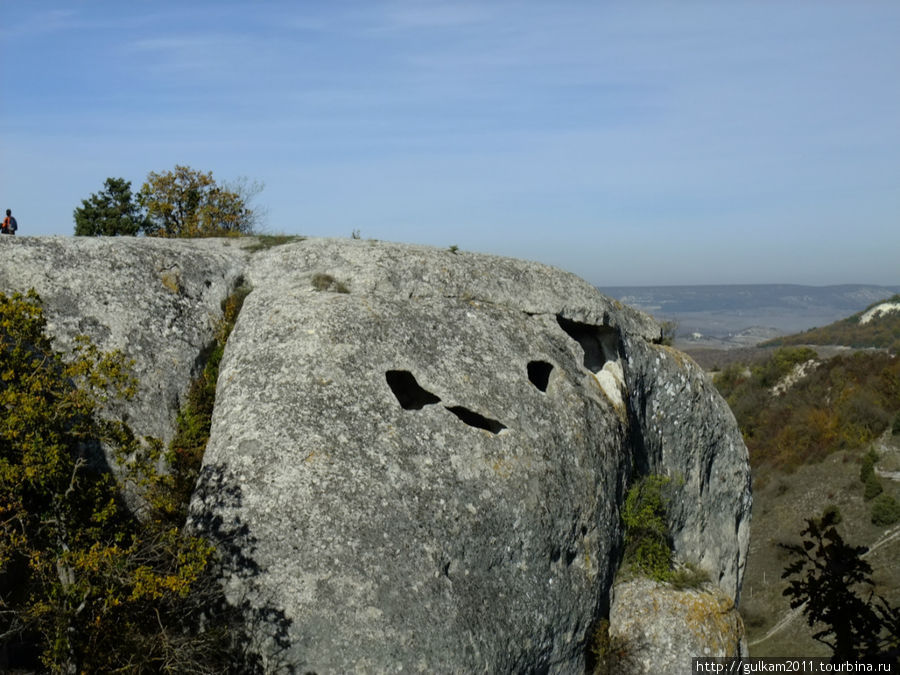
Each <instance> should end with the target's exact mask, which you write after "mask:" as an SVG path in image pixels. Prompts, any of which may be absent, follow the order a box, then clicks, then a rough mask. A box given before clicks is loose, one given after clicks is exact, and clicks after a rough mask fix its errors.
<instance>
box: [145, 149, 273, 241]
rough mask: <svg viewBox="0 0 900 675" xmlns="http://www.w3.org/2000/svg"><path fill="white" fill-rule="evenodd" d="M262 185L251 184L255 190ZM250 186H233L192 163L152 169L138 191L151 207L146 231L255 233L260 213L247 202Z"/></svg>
mask: <svg viewBox="0 0 900 675" xmlns="http://www.w3.org/2000/svg"><path fill="white" fill-rule="evenodd" d="M260 189H261V188H260V187H259V186H257V185H254V186H252V187H251V188H249V191H250V192H252V193H253V194H255V193H256V192H258V191H259V190H260ZM247 191H248V190H247V189H242V187H240V186H239V187H238V188H237V189H229V188H228V186H222V185H219V184H217V183H216V181H215V180H214V179H213V176H212V172H208V173H203V172H202V171H196V170H194V169H192V168H190V167H189V166H181V165H176V166H175V169H174V170H173V171H166V172H164V173H155V172H153V171H151V172H150V173H149V174H148V175H147V180H146V182H145V183H144V184H143V186H141V190H140V192H139V193H138V201H139V202H140V204H141V206H142V207H144V208H145V209H146V210H147V224H146V225H145V226H144V228H143V231H144V232H145V233H146V234H147V235H149V236H153V237H221V236H231V235H241V234H252V233H253V229H254V225H255V224H256V213H255V212H254V211H253V209H251V208H250V207H249V206H248V205H247V201H248V196H247V195H246V194H242V192H244V193H246V192H247Z"/></svg>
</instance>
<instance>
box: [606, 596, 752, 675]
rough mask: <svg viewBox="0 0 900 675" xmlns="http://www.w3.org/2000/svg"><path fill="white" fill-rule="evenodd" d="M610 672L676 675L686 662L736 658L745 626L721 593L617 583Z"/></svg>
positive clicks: (611, 618)
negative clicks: (613, 647) (613, 649)
mask: <svg viewBox="0 0 900 675" xmlns="http://www.w3.org/2000/svg"><path fill="white" fill-rule="evenodd" d="M609 623H610V631H609V632H610V636H611V637H612V639H613V642H614V643H615V646H616V648H617V649H616V650H615V653H614V654H612V655H610V657H611V658H612V659H618V661H619V662H618V663H615V662H614V663H612V664H610V665H612V666H613V667H614V668H615V670H617V671H619V672H628V673H658V674H660V675H681V673H685V672H690V668H691V659H692V658H700V657H707V658H712V657H718V658H722V657H737V656H742V655H745V654H746V649H744V648H743V647H742V641H743V635H744V625H743V622H742V620H741V617H740V614H738V612H737V610H736V609H735V607H734V602H733V600H732V599H731V598H729V597H728V596H727V595H725V594H724V593H723V592H722V591H721V590H720V589H715V588H713V589H692V590H675V589H673V588H669V587H667V586H665V585H662V584H657V583H655V582H653V581H649V580H647V579H641V580H636V581H629V582H627V583H623V584H617V585H616V586H615V588H614V591H613V603H612V608H611V611H610V616H609Z"/></svg>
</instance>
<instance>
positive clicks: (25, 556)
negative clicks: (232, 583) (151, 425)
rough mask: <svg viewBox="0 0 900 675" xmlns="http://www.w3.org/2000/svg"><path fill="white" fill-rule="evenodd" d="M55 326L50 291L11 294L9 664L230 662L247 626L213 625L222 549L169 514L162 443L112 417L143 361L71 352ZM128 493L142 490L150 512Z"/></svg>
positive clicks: (93, 668) (6, 471) (117, 666)
mask: <svg viewBox="0 0 900 675" xmlns="http://www.w3.org/2000/svg"><path fill="white" fill-rule="evenodd" d="M45 325H46V322H45V319H44V316H43V311H42V309H41V302H40V298H39V297H38V296H37V294H36V293H34V292H33V291H32V292H30V293H29V294H28V295H26V296H21V295H18V294H17V295H13V296H12V297H8V296H6V295H4V294H2V293H0V344H2V345H3V349H2V350H0V373H2V381H0V410H3V411H4V415H3V418H2V421H0V513H3V518H2V519H0V542H2V546H0V598H2V612H0V636H2V637H0V651H2V652H4V653H5V654H8V656H9V663H8V664H4V665H7V666H8V667H10V668H20V669H23V670H29V671H42V672H44V671H53V672H113V671H116V672H118V671H120V670H128V671H129V672H148V671H152V672H158V671H160V670H163V669H168V670H170V671H178V672H221V671H222V670H224V668H225V666H226V665H227V664H228V663H229V661H230V660H231V655H230V647H229V646H228V645H229V644H230V642H229V641H230V640H231V639H232V637H231V636H232V634H233V633H234V631H233V630H232V627H231V626H228V625H223V624H221V623H215V622H212V623H210V622H207V624H206V626H205V629H204V630H201V626H203V623H204V616H205V615H206V614H207V612H208V610H209V609H210V607H211V606H213V605H218V603H219V601H220V597H221V594H220V592H219V590H218V586H217V584H216V583H215V581H214V580H213V578H212V576H211V575H210V573H209V571H210V565H211V562H212V559H213V558H212V556H213V550H212V547H211V546H210V545H209V544H208V543H207V542H206V541H205V540H203V539H201V538H199V537H192V536H188V535H186V534H185V533H184V532H183V530H182V528H181V524H180V523H178V522H175V521H173V519H172V518H171V516H170V513H169V512H168V510H167V509H168V506H169V505H171V504H172V503H174V502H176V501H177V499H176V498H175V497H173V496H172V494H171V492H170V489H169V488H170V478H169V477H168V476H166V475H164V474H161V473H159V472H158V471H157V469H156V467H157V466H158V464H159V460H160V459H161V454H162V448H161V444H160V443H159V442H158V441H154V440H152V439H146V440H144V441H142V440H140V439H137V438H135V437H134V435H133V434H132V433H131V431H130V429H129V428H128V427H127V425H126V424H125V423H124V422H123V421H122V420H121V419H114V418H113V419H111V418H109V417H104V416H102V415H101V413H102V412H103V411H105V410H107V409H108V404H110V403H114V402H116V401H120V400H123V399H127V398H129V397H130V396H132V395H133V393H134V390H135V382H134V380H133V378H132V377H131V375H130V373H129V363H128V362H127V361H126V360H125V359H124V357H123V356H122V354H121V353H118V352H112V353H102V352H100V351H99V350H98V349H97V348H96V347H94V346H93V345H92V344H91V343H90V342H89V341H88V340H87V339H86V338H79V339H78V340H77V341H76V348H75V349H74V351H73V352H72V353H70V354H67V355H64V354H62V353H60V352H57V351H55V350H54V349H53V347H52V344H51V342H50V339H49V338H48V337H47V335H46V333H45ZM104 447H105V448H107V452H106V453H104V451H103V448H104ZM107 456H112V457H114V459H115V463H116V464H117V465H118V470H117V472H115V473H113V472H111V471H109V469H108V466H107V463H106V462H107V459H106V458H107ZM124 494H132V495H136V494H140V495H142V498H141V499H139V500H138V499H136V500H135V501H138V502H139V503H140V507H139V509H137V510H138V512H137V513H135V510H133V509H130V508H129V507H128V505H127V504H126V503H125V500H124V498H123V495H124ZM136 508H137V507H136ZM11 645H15V647H16V649H7V647H9V646H11Z"/></svg>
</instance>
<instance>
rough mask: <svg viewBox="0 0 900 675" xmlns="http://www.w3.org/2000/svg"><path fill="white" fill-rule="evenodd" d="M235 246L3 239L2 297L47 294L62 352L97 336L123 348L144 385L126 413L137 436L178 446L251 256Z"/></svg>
mask: <svg viewBox="0 0 900 675" xmlns="http://www.w3.org/2000/svg"><path fill="white" fill-rule="evenodd" d="M230 244H231V242H230V241H228V240H225V241H221V240H204V241H186V240H179V241H172V240H160V239H135V238H133V237H121V238H106V237H102V238H82V237H79V238H63V237H47V238H43V237H20V236H17V237H0V290H2V291H3V292H4V293H7V294H11V293H13V292H17V291H18V292H20V293H24V292H26V291H27V290H28V289H29V288H34V289H35V290H36V291H37V292H38V294H39V295H40V296H41V299H42V300H43V303H44V311H45V315H46V317H47V321H48V330H49V332H50V333H51V335H53V337H54V340H55V343H56V345H57V348H60V349H63V350H66V349H68V348H69V347H71V345H72V341H73V338H74V337H75V336H76V335H87V336H88V337H90V338H91V340H92V341H93V342H94V343H95V344H97V345H98V346H99V347H101V348H102V349H104V350H113V349H121V350H123V351H124V352H125V353H126V355H127V356H128V357H129V358H130V359H133V360H134V362H135V366H134V373H135V375H136V376H137V377H138V380H139V387H138V392H137V395H136V396H135V398H134V400H133V401H132V402H131V403H130V404H128V405H127V406H125V410H124V413H125V415H126V417H127V418H128V420H129V421H130V423H131V425H132V427H133V428H134V430H135V432H137V433H139V434H141V435H150V436H155V437H157V438H160V439H162V440H164V441H168V440H169V439H170V438H171V437H172V434H173V430H174V426H173V425H174V420H175V416H176V414H177V413H178V409H179V407H180V405H181V402H182V401H183V399H184V396H185V394H186V393H187V389H188V387H189V385H190V381H191V377H192V376H194V375H196V374H197V371H198V370H199V369H202V367H203V363H202V358H203V354H204V351H205V350H206V349H207V347H208V346H209V345H210V343H211V342H212V341H213V339H214V336H215V326H216V323H217V322H218V320H219V318H220V317H221V315H222V311H221V303H222V300H224V299H225V298H226V297H227V296H228V294H229V293H230V292H231V291H232V290H233V288H234V286H235V285H236V284H237V283H238V282H239V279H240V277H241V274H242V270H243V261H244V258H245V257H246V255H247V254H246V253H245V252H243V251H242V250H241V249H240V248H238V247H237V246H231V245H230Z"/></svg>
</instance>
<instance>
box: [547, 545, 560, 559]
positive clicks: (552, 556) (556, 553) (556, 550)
mask: <svg viewBox="0 0 900 675" xmlns="http://www.w3.org/2000/svg"><path fill="white" fill-rule="evenodd" d="M561 556H562V551H561V550H560V548H559V547H558V546H557V547H556V548H554V549H553V552H552V553H551V554H550V562H551V563H558V562H559V559H560V557H561Z"/></svg>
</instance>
